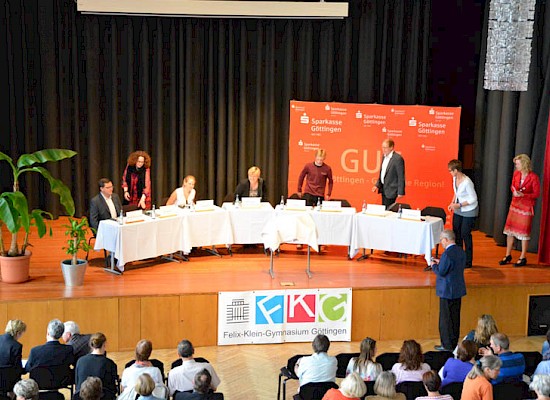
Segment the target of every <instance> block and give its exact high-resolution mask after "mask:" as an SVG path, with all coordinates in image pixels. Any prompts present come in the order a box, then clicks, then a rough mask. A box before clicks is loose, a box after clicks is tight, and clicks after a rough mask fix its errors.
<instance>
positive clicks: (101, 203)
mask: <svg viewBox="0 0 550 400" xmlns="http://www.w3.org/2000/svg"><path fill="white" fill-rule="evenodd" d="M121 210H122V203H121V201H120V198H119V197H118V195H117V194H116V193H113V182H111V180H110V179H108V178H101V179H100V180H99V193H98V194H97V196H95V197H94V198H92V200H91V201H90V227H91V228H93V229H95V230H97V227H98V226H99V221H103V220H105V219H116V217H117V216H118V215H119V214H120V211H121Z"/></svg>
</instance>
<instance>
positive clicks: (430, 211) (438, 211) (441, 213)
mask: <svg viewBox="0 0 550 400" xmlns="http://www.w3.org/2000/svg"><path fill="white" fill-rule="evenodd" d="M420 215H422V216H427V215H428V216H430V217H439V218H441V219H442V220H443V226H445V222H447V213H446V212H445V210H444V209H443V208H441V207H431V206H428V207H424V208H423V209H422V211H420ZM438 256H439V243H437V244H436V245H435V257H436V258H437V257H438Z"/></svg>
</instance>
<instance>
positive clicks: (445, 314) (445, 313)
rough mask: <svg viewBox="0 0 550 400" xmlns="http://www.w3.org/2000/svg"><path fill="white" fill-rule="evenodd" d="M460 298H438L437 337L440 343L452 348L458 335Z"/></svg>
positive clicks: (456, 341) (456, 342)
mask: <svg viewBox="0 0 550 400" xmlns="http://www.w3.org/2000/svg"><path fill="white" fill-rule="evenodd" d="M461 304H462V299H443V298H439V337H440V338H441V345H442V346H443V347H445V348H446V349H448V350H451V351H452V350H454V348H455V347H456V345H457V344H458V338H459V335H460V305H461Z"/></svg>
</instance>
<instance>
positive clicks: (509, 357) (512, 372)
mask: <svg viewBox="0 0 550 400" xmlns="http://www.w3.org/2000/svg"><path fill="white" fill-rule="evenodd" d="M490 343H491V347H490V348H489V349H485V350H484V354H486V355H490V354H491V353H493V354H495V355H497V356H498V357H499V358H500V359H501V360H502V366H501V367H500V374H499V375H498V377H497V378H496V379H495V380H493V381H492V383H493V385H495V384H497V383H514V382H521V381H522V379H523V373H524V372H525V358H524V357H523V354H521V353H513V352H511V351H510V339H508V336H506V335H505V334H504V333H494V334H493V335H491V340H490Z"/></svg>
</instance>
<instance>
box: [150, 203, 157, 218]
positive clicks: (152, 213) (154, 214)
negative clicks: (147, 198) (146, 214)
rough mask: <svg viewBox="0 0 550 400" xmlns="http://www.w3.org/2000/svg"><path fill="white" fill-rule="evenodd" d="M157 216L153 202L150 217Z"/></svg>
mask: <svg viewBox="0 0 550 400" xmlns="http://www.w3.org/2000/svg"><path fill="white" fill-rule="evenodd" d="M156 217H157V212H156V211H155V205H154V204H153V208H152V209H151V218H153V219H155V218H156Z"/></svg>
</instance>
